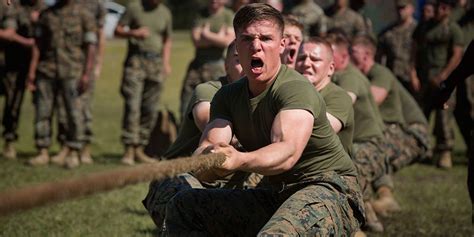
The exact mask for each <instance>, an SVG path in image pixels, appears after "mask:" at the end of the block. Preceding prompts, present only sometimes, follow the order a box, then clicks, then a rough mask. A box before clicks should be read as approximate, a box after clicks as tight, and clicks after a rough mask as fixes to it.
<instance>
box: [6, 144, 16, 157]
mask: <svg viewBox="0 0 474 237" xmlns="http://www.w3.org/2000/svg"><path fill="white" fill-rule="evenodd" d="M3 157H5V159H7V160H16V150H15V146H14V145H13V142H6V143H5V147H3Z"/></svg>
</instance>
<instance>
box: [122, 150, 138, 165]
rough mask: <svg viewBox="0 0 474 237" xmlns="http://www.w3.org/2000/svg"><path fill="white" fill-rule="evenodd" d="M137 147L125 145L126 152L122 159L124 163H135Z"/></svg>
mask: <svg viewBox="0 0 474 237" xmlns="http://www.w3.org/2000/svg"><path fill="white" fill-rule="evenodd" d="M134 159H135V148H133V146H126V147H125V154H124V155H123V158H122V160H121V162H122V164H125V165H133V164H135V160H134Z"/></svg>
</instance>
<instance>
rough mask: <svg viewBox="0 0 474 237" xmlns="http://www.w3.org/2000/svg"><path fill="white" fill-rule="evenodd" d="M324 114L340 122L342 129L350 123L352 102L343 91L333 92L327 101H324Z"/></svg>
mask: <svg viewBox="0 0 474 237" xmlns="http://www.w3.org/2000/svg"><path fill="white" fill-rule="evenodd" d="M324 102H325V103H326V112H327V113H330V114H331V115H332V116H334V117H336V118H337V119H338V120H339V121H341V123H342V125H343V127H346V126H347V124H348V123H349V122H350V121H349V117H350V110H351V109H352V100H351V98H350V97H349V95H348V94H347V93H345V92H344V91H342V90H341V91H333V92H332V93H331V94H330V95H329V98H328V99H325V100H324Z"/></svg>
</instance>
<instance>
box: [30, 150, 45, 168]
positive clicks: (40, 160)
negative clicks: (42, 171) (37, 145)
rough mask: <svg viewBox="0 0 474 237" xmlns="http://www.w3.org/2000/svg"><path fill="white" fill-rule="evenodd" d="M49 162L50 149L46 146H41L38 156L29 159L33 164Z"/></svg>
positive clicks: (38, 164)
mask: <svg viewBox="0 0 474 237" xmlns="http://www.w3.org/2000/svg"><path fill="white" fill-rule="evenodd" d="M48 163H49V154H48V149H46V148H41V149H40V150H39V152H38V155H37V156H35V157H33V158H31V159H29V160H28V164H29V165H31V166H40V165H46V164H48Z"/></svg>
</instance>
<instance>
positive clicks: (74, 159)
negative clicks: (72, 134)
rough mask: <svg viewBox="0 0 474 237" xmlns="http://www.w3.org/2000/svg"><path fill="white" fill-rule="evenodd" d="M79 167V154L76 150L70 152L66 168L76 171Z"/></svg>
mask: <svg viewBox="0 0 474 237" xmlns="http://www.w3.org/2000/svg"><path fill="white" fill-rule="evenodd" d="M79 165H80V163H79V152H78V151H76V150H70V152H69V154H68V155H67V156H66V165H65V166H66V168H68V169H74V168H76V167H78V166H79Z"/></svg>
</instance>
